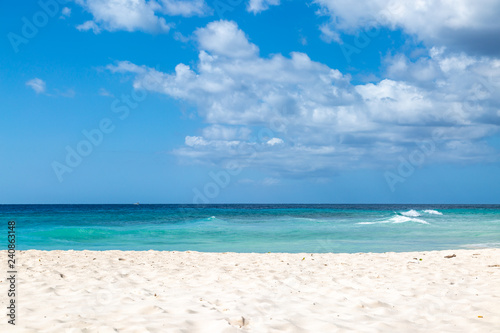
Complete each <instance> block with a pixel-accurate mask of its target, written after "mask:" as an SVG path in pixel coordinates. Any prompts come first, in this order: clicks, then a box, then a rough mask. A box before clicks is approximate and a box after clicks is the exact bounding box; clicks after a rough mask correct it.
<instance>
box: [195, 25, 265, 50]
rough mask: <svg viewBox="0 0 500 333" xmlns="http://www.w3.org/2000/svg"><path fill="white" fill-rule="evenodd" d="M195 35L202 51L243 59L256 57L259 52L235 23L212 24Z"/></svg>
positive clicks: (197, 31)
mask: <svg viewBox="0 0 500 333" xmlns="http://www.w3.org/2000/svg"><path fill="white" fill-rule="evenodd" d="M195 34H196V37H197V39H198V42H199V43H200V47H201V49H203V50H206V51H209V52H213V53H215V54H219V55H223V56H228V57H235V58H242V57H252V56H255V55H256V54H257V53H258V52H259V49H258V48H257V46H255V45H254V44H251V43H249V42H248V39H247V37H246V36H245V34H244V33H243V31H241V30H240V29H238V26H237V25H236V23H234V22H230V21H222V20H221V21H215V22H211V23H209V24H208V25H207V26H206V27H205V28H201V29H198V30H196V32H195Z"/></svg>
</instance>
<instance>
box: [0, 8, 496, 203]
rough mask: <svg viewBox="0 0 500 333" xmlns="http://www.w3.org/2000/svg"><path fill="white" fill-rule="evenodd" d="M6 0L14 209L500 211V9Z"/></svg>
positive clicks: (7, 196) (1, 83)
mask: <svg viewBox="0 0 500 333" xmlns="http://www.w3.org/2000/svg"><path fill="white" fill-rule="evenodd" d="M0 6H1V7H2V8H1V12H2V20H1V21H0V27H1V35H2V36H3V37H2V38H1V42H0V50H1V53H0V54H1V62H0V92H1V97H2V103H1V109H0V114H1V118H0V119H1V120H0V137H1V141H0V156H1V157H2V161H1V163H0V174H1V177H0V188H1V189H2V191H1V192H0V203H133V202H142V203H193V202H194V203H499V202H498V198H499V197H500V186H499V185H500V172H499V171H500V170H499V148H500V136H499V131H498V129H499V125H500V95H499V91H500V89H499V88H500V37H499V36H500V22H499V21H498V16H499V14H500V3H498V1H490V0H481V1H476V2H471V1H465V0H458V1H455V2H453V5H450V2H449V1H444V0H442V1H431V0H422V1H392V0H371V1H369V0H361V1H358V2H356V6H353V5H352V2H350V1H347V0H316V1H306V2H302V1H295V0H288V1H286V0H281V1H280V0H245V1H238V0H217V1H204V0H189V1H177V0H156V1H147V0H75V1H64V0H60V1H59V0H47V1H43V0H42V1H39V2H37V1H29V2H22V3H17V2H15V3H12V2H7V3H6V2H3V3H2V4H0Z"/></svg>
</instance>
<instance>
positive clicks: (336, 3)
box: [315, 0, 500, 55]
mask: <svg viewBox="0 0 500 333" xmlns="http://www.w3.org/2000/svg"><path fill="white" fill-rule="evenodd" d="M315 2H316V3H317V4H318V5H320V6H321V10H320V11H319V13H321V14H327V15H330V16H331V18H332V20H331V22H332V24H331V26H332V27H331V29H332V30H334V31H337V30H340V31H344V32H347V33H354V32H356V31H358V30H359V29H361V28H364V27H367V26H373V25H376V26H385V27H388V28H391V29H403V30H404V31H405V32H406V33H408V34H410V35H414V36H417V38H418V39H419V40H421V41H424V42H425V43H426V44H427V45H428V46H430V47H431V46H435V45H438V46H446V47H448V48H449V49H450V50H455V51H467V52H468V53H471V54H484V55H499V54H500V20H498V17H499V15H500V2H498V1H496V0H477V1H469V0H454V1H450V0H419V1H414V0H361V1H357V2H356V9H355V10H353V7H352V1H349V0H315ZM323 34H324V32H323Z"/></svg>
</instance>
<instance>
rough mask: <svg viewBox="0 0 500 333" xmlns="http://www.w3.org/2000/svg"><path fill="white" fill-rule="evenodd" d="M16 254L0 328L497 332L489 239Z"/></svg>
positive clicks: (498, 294) (499, 282)
mask: <svg viewBox="0 0 500 333" xmlns="http://www.w3.org/2000/svg"><path fill="white" fill-rule="evenodd" d="M0 252H1V255H2V257H4V258H5V260H4V265H3V267H4V271H5V272H6V271H7V268H6V262H7V260H6V258H7V253H6V251H0ZM453 255H455V256H453ZM446 256H451V258H446ZM17 260H18V261H17V264H18V281H17V287H16V288H17V291H18V295H17V298H16V304H17V314H16V315H17V318H16V323H17V324H16V326H15V327H13V326H12V325H9V324H7V319H6V317H5V316H4V320H3V321H2V323H1V324H0V331H1V332H186V333H187V332H190V333H191V332H193V333H195V332H259V333H260V332H500V249H480V250H479V249H478V250H450V251H432V252H408V253H357V254H316V253H315V254H310V253H307V254H306V253H302V254H288V253H267V254H254V253H244V254H241V253H240V254H238V253H200V252H158V251H145V252H133V251H130V252H123V251H103V252H98V251H35V250H30V251H18V252H17ZM8 287H9V286H8V281H7V277H3V278H1V283H0V288H1V290H2V292H1V294H0V300H1V304H2V307H3V309H4V310H3V311H4V312H5V313H6V312H7V310H6V307H5V305H6V304H7V302H8V297H7V290H8Z"/></svg>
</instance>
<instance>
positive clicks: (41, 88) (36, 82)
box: [26, 78, 47, 94]
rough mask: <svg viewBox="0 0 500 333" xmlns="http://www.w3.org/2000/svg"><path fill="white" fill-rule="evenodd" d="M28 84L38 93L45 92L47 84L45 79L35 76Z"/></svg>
mask: <svg viewBox="0 0 500 333" xmlns="http://www.w3.org/2000/svg"><path fill="white" fill-rule="evenodd" d="M26 85H27V86H28V87H30V88H31V89H33V90H34V91H35V92H36V93H37V94H41V93H45V90H46V88H47V87H46V84H45V81H43V80H42V79H39V78H34V79H31V80H29V81H27V82H26Z"/></svg>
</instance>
